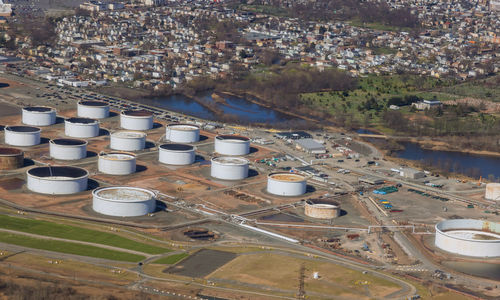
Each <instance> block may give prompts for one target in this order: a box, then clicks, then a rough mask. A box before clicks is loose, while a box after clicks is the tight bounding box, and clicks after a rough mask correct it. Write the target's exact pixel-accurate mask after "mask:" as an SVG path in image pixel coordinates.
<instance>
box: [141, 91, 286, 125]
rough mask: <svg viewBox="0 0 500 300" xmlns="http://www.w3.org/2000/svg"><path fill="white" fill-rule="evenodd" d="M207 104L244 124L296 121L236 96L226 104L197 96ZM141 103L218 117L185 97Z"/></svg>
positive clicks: (147, 100) (179, 96)
mask: <svg viewBox="0 0 500 300" xmlns="http://www.w3.org/2000/svg"><path fill="white" fill-rule="evenodd" d="M197 97H198V98H200V99H202V100H203V101H204V102H205V103H207V104H209V105H213V107H214V108H217V109H219V110H222V112H223V113H224V114H226V115H232V116H235V117H237V118H238V119H239V120H241V121H242V123H248V122H251V123H271V124H274V123H279V122H285V121H289V120H292V119H294V117H292V116H290V115H287V114H284V113H280V112H278V111H275V110H273V109H270V108H266V107H263V106H260V105H258V104H255V103H252V102H250V101H247V100H245V99H242V98H239V97H235V96H228V95H226V96H224V97H223V99H224V102H216V101H215V100H214V99H213V98H212V94H211V93H203V94H200V95H197ZM141 102H143V103H145V104H149V105H152V106H156V107H160V108H165V109H168V110H172V111H177V112H181V113H184V114H187V115H191V116H195V117H198V118H202V119H207V120H216V119H217V115H216V114H215V113H214V112H212V111H211V110H210V109H208V108H207V107H205V106H203V105H202V104H200V103H198V102H197V101H195V100H193V99H191V98H188V97H185V96H183V95H172V96H167V97H153V98H145V99H142V100H141Z"/></svg>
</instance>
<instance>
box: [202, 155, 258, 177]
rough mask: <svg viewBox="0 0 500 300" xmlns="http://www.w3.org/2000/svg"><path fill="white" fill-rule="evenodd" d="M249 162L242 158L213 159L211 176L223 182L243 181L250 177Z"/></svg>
mask: <svg viewBox="0 0 500 300" xmlns="http://www.w3.org/2000/svg"><path fill="white" fill-rule="evenodd" d="M248 163H249V162H248V160H247V159H244V158H242V157H215V158H212V166H211V168H210V175H211V176H212V177H214V178H217V179H223V180H241V179H245V178H247V177H248Z"/></svg>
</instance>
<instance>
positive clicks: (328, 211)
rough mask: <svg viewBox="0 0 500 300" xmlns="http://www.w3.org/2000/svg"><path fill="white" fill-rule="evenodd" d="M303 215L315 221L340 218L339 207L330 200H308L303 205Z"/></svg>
mask: <svg viewBox="0 0 500 300" xmlns="http://www.w3.org/2000/svg"><path fill="white" fill-rule="evenodd" d="M304 214H305V215H306V216H308V217H311V218H316V219H333V218H337V217H338V216H340V205H339V203H338V202H336V201H333V200H331V199H328V198H326V199H321V198H319V199H308V200H306V203H305V204H304Z"/></svg>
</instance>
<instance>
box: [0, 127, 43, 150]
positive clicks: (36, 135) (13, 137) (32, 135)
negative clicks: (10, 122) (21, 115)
mask: <svg viewBox="0 0 500 300" xmlns="http://www.w3.org/2000/svg"><path fill="white" fill-rule="evenodd" d="M40 132H41V130H40V128H38V127H33V126H6V127H5V129H4V133H5V143H6V144H8V145H12V146H20V147H29V146H35V145H38V144H40Z"/></svg>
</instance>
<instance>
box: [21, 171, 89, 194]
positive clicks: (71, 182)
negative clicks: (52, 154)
mask: <svg viewBox="0 0 500 300" xmlns="http://www.w3.org/2000/svg"><path fill="white" fill-rule="evenodd" d="M26 174H27V177H28V180H27V186H28V189H29V190H31V191H33V192H36V193H41V194H50V195H66V194H75V193H79V192H83V191H85V190H86V189H87V183H88V177H89V172H87V170H85V169H82V168H77V167H68V166H47V167H34V168H31V169H29V170H28V171H27V172H26Z"/></svg>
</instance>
